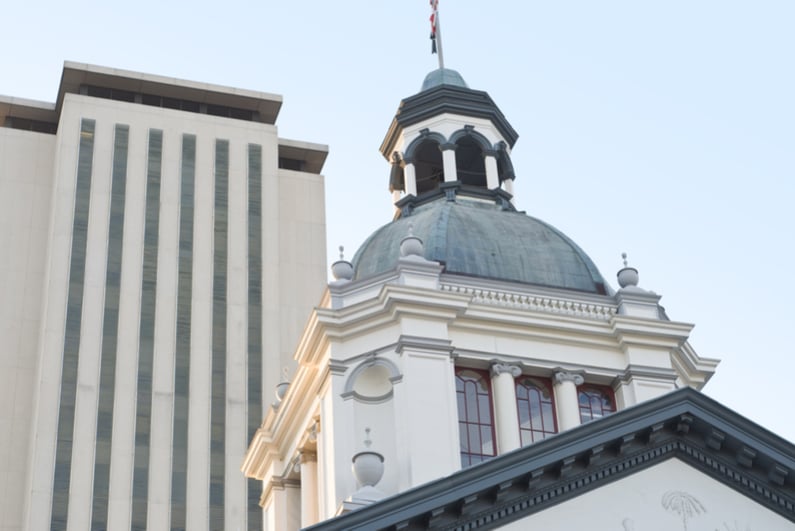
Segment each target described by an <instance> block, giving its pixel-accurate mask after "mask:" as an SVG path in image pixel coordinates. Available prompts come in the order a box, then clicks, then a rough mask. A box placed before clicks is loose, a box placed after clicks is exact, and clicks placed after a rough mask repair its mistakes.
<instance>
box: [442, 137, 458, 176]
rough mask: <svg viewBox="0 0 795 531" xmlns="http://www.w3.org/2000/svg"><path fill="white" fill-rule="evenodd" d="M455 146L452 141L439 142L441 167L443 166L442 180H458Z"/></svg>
mask: <svg viewBox="0 0 795 531" xmlns="http://www.w3.org/2000/svg"><path fill="white" fill-rule="evenodd" d="M455 148H456V145H455V144H453V143H447V144H440V145H439V149H441V150H442V167H443V168H444V182H446V183H449V182H453V181H457V180H458V168H457V167H456V164H455Z"/></svg>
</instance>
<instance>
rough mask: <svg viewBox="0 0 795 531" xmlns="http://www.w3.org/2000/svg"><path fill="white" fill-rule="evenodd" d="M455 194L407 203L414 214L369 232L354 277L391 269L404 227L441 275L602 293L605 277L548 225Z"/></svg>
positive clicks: (462, 192)
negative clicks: (442, 271) (440, 269)
mask: <svg viewBox="0 0 795 531" xmlns="http://www.w3.org/2000/svg"><path fill="white" fill-rule="evenodd" d="M446 188H450V187H449V186H447V187H446ZM455 188H456V190H455V192H457V193H456V194H453V193H451V190H450V189H448V190H441V191H438V192H435V193H433V194H428V195H427V196H426V197H423V198H419V199H417V198H411V199H412V200H413V201H414V204H413V205H411V206H413V209H409V210H410V211H409V212H407V213H405V214H404V215H403V216H401V217H400V218H399V219H397V220H395V221H393V222H392V223H389V224H387V225H384V226H383V227H381V228H380V229H378V230H376V231H375V232H374V233H373V234H372V235H371V236H370V238H368V239H367V241H366V242H365V243H364V244H363V245H362V247H361V248H360V249H359V250H358V252H357V253H356V256H355V257H354V259H353V264H354V268H355V274H354V279H355V280H358V279H362V278H367V277H370V276H373V275H377V274H380V273H385V272H387V271H390V270H392V269H393V268H394V267H395V266H396V264H397V261H398V258H399V257H400V242H401V241H402V240H403V239H404V238H405V237H406V236H407V235H408V234H409V225H411V229H412V231H413V234H414V235H415V236H417V237H419V238H420V239H422V241H423V243H424V256H425V258H426V259H428V260H433V261H436V262H440V263H441V264H442V265H444V267H445V272H446V273H449V274H458V275H466V276H473V277H481V278H489V279H495V280H505V281H510V282H520V283H525V284H535V285H539V286H547V287H555V288H564V289H573V290H579V291H585V292H591V293H598V294H606V293H607V292H608V288H607V284H606V283H605V281H604V278H603V277H602V275H601V274H600V273H599V271H598V270H597V268H596V266H595V265H594V263H593V262H592V261H591V259H590V258H589V257H588V256H587V255H586V254H585V253H584V252H583V251H582V249H580V248H579V247H578V246H577V244H575V243H574V242H573V241H572V240H570V239H569V238H568V237H566V235H564V234H563V233H561V232H560V231H558V230H557V229H555V228H554V227H552V226H551V225H548V224H546V223H544V222H543V221H540V220H538V219H535V218H532V217H530V216H527V215H525V214H524V213H521V212H517V211H515V210H514V209H513V208H512V207H510V206H506V205H509V204H508V203H506V202H504V201H500V199H501V198H500V197H498V196H499V194H500V193H503V192H501V191H484V190H479V191H478V193H477V194H472V195H479V196H481V197H483V196H484V195H485V196H488V195H490V196H491V201H487V200H484V199H482V198H478V197H473V196H470V195H469V194H468V193H467V190H466V187H461V186H456V187H455ZM445 194H447V195H445ZM450 198H454V200H450Z"/></svg>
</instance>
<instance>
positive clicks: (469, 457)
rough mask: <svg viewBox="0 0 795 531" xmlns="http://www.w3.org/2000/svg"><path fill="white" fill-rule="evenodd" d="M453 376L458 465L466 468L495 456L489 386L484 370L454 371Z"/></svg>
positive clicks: (461, 369)
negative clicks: (459, 455) (458, 447)
mask: <svg viewBox="0 0 795 531" xmlns="http://www.w3.org/2000/svg"><path fill="white" fill-rule="evenodd" d="M455 376H456V378H455V386H456V395H457V399H458V433H459V437H460V439H461V466H462V467H464V468H466V467H468V466H471V465H474V464H477V463H480V462H482V461H485V460H487V459H489V458H491V457H494V456H495V455H496V450H497V449H496V445H495V443H494V440H495V437H494V417H493V416H492V406H491V384H490V381H489V375H488V373H486V372H485V371H479V370H476V369H465V368H456V372H455Z"/></svg>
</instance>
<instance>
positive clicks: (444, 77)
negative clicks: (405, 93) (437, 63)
mask: <svg viewBox="0 0 795 531" xmlns="http://www.w3.org/2000/svg"><path fill="white" fill-rule="evenodd" d="M439 85H453V86H455V87H462V88H469V86H467V84H466V81H464V78H463V77H462V76H461V74H459V73H458V72H456V71H455V70H451V69H449V68H438V69H436V70H433V71H432V72H430V73H429V74H428V75H427V76H425V81H423V82H422V88H421V89H420V92H422V91H425V90H428V89H432V88H433V87H438V86H439Z"/></svg>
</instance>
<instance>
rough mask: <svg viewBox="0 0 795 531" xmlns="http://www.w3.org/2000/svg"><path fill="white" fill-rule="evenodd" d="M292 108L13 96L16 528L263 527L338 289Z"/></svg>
mask: <svg viewBox="0 0 795 531" xmlns="http://www.w3.org/2000/svg"><path fill="white" fill-rule="evenodd" d="M280 106H281V98H280V97H279V96H275V95H272V94H265V93H260V92H254V91H248V90H241V89H233V88H227V87H221V86H214V85H208V84H204V83H195V82H188V81H181V80H175V79H171V78H165V77H159V76H152V75H146V74H140V73H134V72H126V71H120V70H115V69H109V68H101V67H95V66H89V65H83V64H74V63H67V64H66V65H65V66H64V69H63V76H62V79H61V84H60V88H59V89H58V95H57V99H56V102H55V103H54V104H53V103H41V102H35V101H28V100H21V99H17V98H7V97H2V98H0V125H2V127H0V216H1V217H2V218H1V219H0V249H1V250H0V278H2V283H0V301H2V304H0V310H1V311H2V314H0V393H1V394H0V529H2V530H4V531H6V530H18V529H30V530H45V529H71V530H81V531H82V530H86V529H191V530H200V529H205V530H206V529H213V530H215V529H236V530H237V529H260V528H261V527H262V520H261V514H260V510H259V507H258V506H257V500H258V499H259V495H260V493H261V487H260V486H259V485H258V484H257V482H256V481H253V480H247V479H246V478H245V477H244V476H243V475H242V474H241V472H240V464H241V461H242V459H243V456H244V454H245V451H246V447H247V444H248V441H249V440H250V438H251V435H252V433H253V432H254V430H255V429H256V428H257V427H258V426H259V424H260V422H261V420H262V417H263V406H264V404H265V403H266V402H270V400H271V399H270V397H271V396H272V395H271V393H272V390H273V389H274V387H275V386H276V384H277V383H278V382H279V380H280V378H281V374H282V369H283V367H285V366H290V365H291V364H293V363H294V362H293V361H292V352H293V348H294V345H295V343H296V341H297V340H298V338H299V335H300V332H301V329H302V327H303V324H304V320H305V318H306V315H307V314H308V313H309V310H310V309H311V307H312V305H313V304H314V303H315V302H316V300H317V297H318V294H319V293H320V292H321V290H322V287H323V286H324V283H325V279H326V273H325V270H326V253H325V221H324V203H323V195H324V194H323V178H322V176H321V175H320V171H321V169H322V166H323V164H324V161H325V158H326V154H327V148H326V146H322V145H316V144H310V143H306V142H298V141H293V140H286V139H282V138H279V136H278V132H277V128H276V125H275V121H276V117H277V114H278V112H279V109H280Z"/></svg>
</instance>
